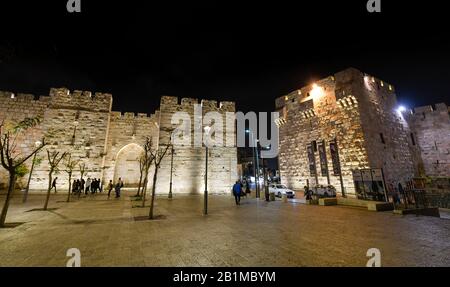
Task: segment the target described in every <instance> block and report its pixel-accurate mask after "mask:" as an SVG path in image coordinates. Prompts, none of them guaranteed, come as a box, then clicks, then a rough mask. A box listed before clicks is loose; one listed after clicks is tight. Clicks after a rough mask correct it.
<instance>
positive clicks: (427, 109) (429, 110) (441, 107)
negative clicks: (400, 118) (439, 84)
mask: <svg viewBox="0 0 450 287" xmlns="http://www.w3.org/2000/svg"><path fill="white" fill-rule="evenodd" d="M448 111H449V107H448V106H447V105H446V104H445V103H439V104H435V105H433V106H432V105H427V106H421V107H417V108H414V109H413V111H412V114H413V115H415V116H423V115H424V114H425V115H427V114H436V113H439V112H448Z"/></svg>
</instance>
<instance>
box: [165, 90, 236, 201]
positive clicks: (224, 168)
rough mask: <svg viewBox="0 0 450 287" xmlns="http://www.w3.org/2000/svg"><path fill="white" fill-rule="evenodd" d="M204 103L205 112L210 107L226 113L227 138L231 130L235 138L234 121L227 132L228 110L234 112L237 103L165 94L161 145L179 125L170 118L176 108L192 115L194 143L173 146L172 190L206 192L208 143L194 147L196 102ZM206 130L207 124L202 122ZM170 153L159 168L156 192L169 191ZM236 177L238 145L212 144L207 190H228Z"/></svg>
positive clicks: (211, 109) (203, 109) (224, 191)
mask: <svg viewBox="0 0 450 287" xmlns="http://www.w3.org/2000/svg"><path fill="white" fill-rule="evenodd" d="M195 104H201V105H202V115H204V114H205V113H206V112H209V111H216V112H218V113H220V114H221V115H223V119H224V120H223V124H224V128H223V131H224V136H223V138H224V140H226V139H227V138H226V134H228V137H229V138H228V140H229V141H230V140H231V141H233V142H234V136H235V132H234V124H233V126H232V127H228V128H229V130H228V133H226V126H225V113H226V112H234V111H235V106H234V103H232V102H221V103H217V102H216V101H209V100H202V101H199V100H198V99H192V98H182V99H181V101H180V102H179V99H178V98H176V97H169V96H163V97H162V98H161V105H160V136H159V143H160V145H161V146H163V145H164V144H167V143H168V142H169V140H170V133H171V131H172V130H173V129H174V128H175V127H176V125H172V123H171V119H172V115H173V114H174V113H175V112H187V113H188V114H189V116H190V118H191V144H190V145H186V146H180V145H176V146H174V157H173V186H172V190H173V192H179V193H193V194H194V193H203V191H204V188H205V185H204V179H205V170H206V169H205V157H206V154H205V152H206V151H205V147H194V146H193V145H194V120H197V121H200V120H201V119H194V105H195ZM199 126H200V128H201V129H202V130H203V127H204V125H203V124H202V123H200V125H199ZM230 137H231V138H230ZM170 165H171V155H170V153H169V154H168V155H167V156H166V157H165V158H164V160H163V161H162V163H161V170H160V171H159V173H158V174H159V176H158V184H157V192H158V193H167V192H168V191H169V188H170V187H169V183H170ZM235 180H237V149H236V146H235V144H234V145H233V147H211V148H209V158H208V191H209V192H210V193H227V192H230V191H231V187H232V184H233V183H234V181H235Z"/></svg>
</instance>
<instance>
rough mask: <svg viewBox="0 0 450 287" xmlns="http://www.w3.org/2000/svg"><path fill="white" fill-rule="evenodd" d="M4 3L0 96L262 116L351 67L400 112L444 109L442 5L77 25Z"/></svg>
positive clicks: (98, 16) (210, 13)
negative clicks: (76, 92)
mask: <svg viewBox="0 0 450 287" xmlns="http://www.w3.org/2000/svg"><path fill="white" fill-rule="evenodd" d="M5 2H6V1H2V3H1V4H0V61H1V62H0V90H10V91H13V92H27V93H33V94H45V95H47V94H48V91H49V88H50V87H60V86H65V87H68V88H70V89H80V90H91V91H101V92H110V93H112V94H113V97H114V107H113V108H114V109H115V110H121V111H133V112H147V113H150V112H153V110H154V109H155V108H157V106H158V104H159V98H160V96H161V95H173V96H179V97H196V98H200V99H201V98H207V99H218V100H233V101H236V102H237V105H238V108H239V109H241V110H244V111H247V110H254V111H270V110H273V108H274V99H275V98H276V97H278V96H281V95H284V94H286V93H288V92H290V91H292V90H294V89H297V88H300V87H302V86H304V85H307V84H310V83H311V82H312V81H313V80H314V79H320V78H322V77H325V76H328V75H331V74H333V73H335V72H337V71H339V70H342V69H345V68H347V67H350V66H353V67H355V68H358V69H360V70H363V71H365V72H367V73H369V74H372V75H375V76H377V77H379V78H381V79H384V80H385V81H387V82H389V83H392V84H394V85H395V86H396V89H397V95H398V98H399V100H400V101H401V102H402V103H404V104H405V105H407V106H410V107H412V106H418V105H424V104H432V103H437V102H447V104H449V102H450V101H449V98H450V85H449V82H450V72H449V71H450V55H449V53H450V52H449V51H450V44H449V42H450V41H449V33H448V27H450V25H449V23H448V22H449V21H448V16H446V15H445V14H444V13H445V11H446V7H443V6H441V5H443V4H441V3H442V2H443V1H439V2H438V1H420V3H418V4H414V2H413V1H392V0H390V1H387V0H381V3H382V13H379V14H370V13H368V12H367V11H366V2H367V1H366V0H360V1H314V2H312V3H314V4H306V2H304V3H303V1H295V2H298V3H296V4H295V5H294V4H288V3H290V2H286V3H283V2H282V1H268V2H263V1H243V0H241V1H239V2H233V1H218V2H214V1H204V2H203V1H179V2H177V1H160V2H158V1H142V0H141V1H131V0H127V1H121V0H115V1H94V0H89V1H88V0H82V1H81V3H82V13H79V14H69V13H67V11H66V7H65V6H66V0H60V1H23V2H21V1H14V2H12V1H11V3H10V4H7V2H6V3H5ZM27 2H31V3H27ZM186 2H195V4H194V3H186ZM291 2H292V1H291ZM393 2H395V3H396V6H393V5H394V3H393ZM12 3H14V4H12ZM182 3H184V4H182ZM243 3H245V4H243Z"/></svg>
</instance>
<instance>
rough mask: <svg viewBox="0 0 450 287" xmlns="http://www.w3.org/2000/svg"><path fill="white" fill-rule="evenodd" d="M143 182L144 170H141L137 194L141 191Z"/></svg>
mask: <svg viewBox="0 0 450 287" xmlns="http://www.w3.org/2000/svg"><path fill="white" fill-rule="evenodd" d="M141 184H142V172H141V176H140V177H139V186H138V192H137V194H136V196H139V192H140V191H141Z"/></svg>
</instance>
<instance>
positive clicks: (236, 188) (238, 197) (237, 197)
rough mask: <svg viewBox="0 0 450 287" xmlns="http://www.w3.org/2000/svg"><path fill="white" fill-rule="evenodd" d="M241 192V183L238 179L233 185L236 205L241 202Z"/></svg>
mask: <svg viewBox="0 0 450 287" xmlns="http://www.w3.org/2000/svg"><path fill="white" fill-rule="evenodd" d="M241 192H242V186H241V183H240V182H239V181H236V183H235V184H234V185H233V195H234V199H235V201H236V205H240V204H241Z"/></svg>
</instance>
